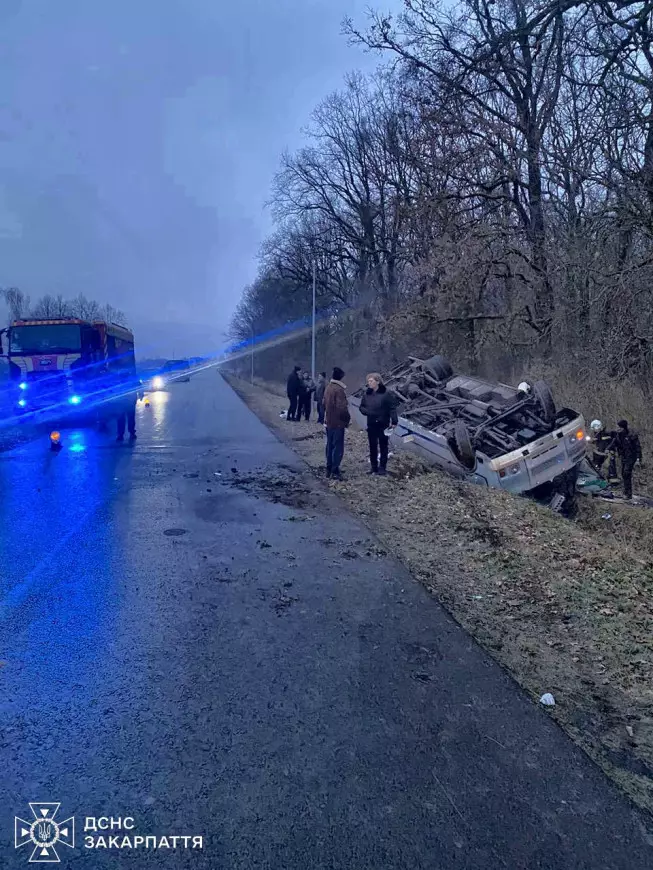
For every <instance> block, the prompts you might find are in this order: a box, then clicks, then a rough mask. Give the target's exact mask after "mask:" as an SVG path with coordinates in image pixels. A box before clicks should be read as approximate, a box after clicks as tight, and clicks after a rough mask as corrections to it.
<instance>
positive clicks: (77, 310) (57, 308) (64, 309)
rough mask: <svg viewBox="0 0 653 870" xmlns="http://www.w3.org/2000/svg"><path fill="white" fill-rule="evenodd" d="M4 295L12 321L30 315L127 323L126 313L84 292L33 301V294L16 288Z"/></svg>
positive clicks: (48, 296)
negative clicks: (72, 296)
mask: <svg viewBox="0 0 653 870" xmlns="http://www.w3.org/2000/svg"><path fill="white" fill-rule="evenodd" d="M0 298H2V299H4V302H5V304H6V306H7V310H8V312H9V320H10V321H12V320H24V319H26V318H30V317H32V318H43V319H55V318H64V317H77V318H79V319H80V320H106V321H107V322H109V323H116V324H118V325H119V326H126V325H127V318H126V316H125V314H124V312H122V311H120V309H118V308H114V307H113V305H108V304H107V305H101V304H100V303H99V302H96V301H95V300H94V299H87V297H86V296H84V294H83V293H80V294H79V295H77V296H75V298H73V299H64V297H63V296H62V295H61V293H59V294H58V295H57V296H52V295H50V294H46V295H45V296H41V298H40V299H37V300H36V302H34V303H32V300H31V298H30V296H29V295H28V294H27V293H25V292H23V291H22V290H19V289H18V288H16V287H7V288H5V289H0Z"/></svg>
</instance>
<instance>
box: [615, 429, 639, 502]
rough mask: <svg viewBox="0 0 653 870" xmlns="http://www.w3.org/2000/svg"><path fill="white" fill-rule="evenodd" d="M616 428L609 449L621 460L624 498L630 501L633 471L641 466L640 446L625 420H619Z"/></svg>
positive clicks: (636, 435)
mask: <svg viewBox="0 0 653 870" xmlns="http://www.w3.org/2000/svg"><path fill="white" fill-rule="evenodd" d="M617 426H618V427H619V428H618V430H617V432H616V434H615V436H614V439H613V442H612V445H611V449H612V450H614V451H615V452H616V453H617V454H618V455H619V458H620V459H621V477H622V479H623V482H624V496H625V498H627V499H628V500H630V499H631V498H632V497H633V469H634V468H635V466H638V467H639V466H641V464H642V445H641V444H640V441H639V435H638V434H637V432H634V431H633V430H632V429H630V428H629V426H628V421H627V420H619V422H618V423H617Z"/></svg>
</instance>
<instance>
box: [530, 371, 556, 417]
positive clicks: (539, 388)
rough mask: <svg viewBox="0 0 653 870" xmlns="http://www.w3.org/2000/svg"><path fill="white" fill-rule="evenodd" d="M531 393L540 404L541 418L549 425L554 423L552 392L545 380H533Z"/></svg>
mask: <svg viewBox="0 0 653 870" xmlns="http://www.w3.org/2000/svg"><path fill="white" fill-rule="evenodd" d="M533 395H534V396H535V399H536V401H537V404H538V405H539V406H540V411H541V417H542V419H543V420H544V422H545V423H547V424H548V425H549V426H552V425H553V424H554V423H555V419H556V415H557V412H556V405H555V402H554V400H553V393H552V392H551V389H550V388H549V385H548V384H547V383H546V381H535V383H534V384H533Z"/></svg>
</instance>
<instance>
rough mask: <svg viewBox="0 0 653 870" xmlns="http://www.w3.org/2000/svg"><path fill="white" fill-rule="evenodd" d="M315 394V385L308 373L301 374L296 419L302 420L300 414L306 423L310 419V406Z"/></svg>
mask: <svg viewBox="0 0 653 870" xmlns="http://www.w3.org/2000/svg"><path fill="white" fill-rule="evenodd" d="M314 392H315V383H314V382H313V378H312V377H311V376H310V373H309V372H303V373H302V376H301V381H300V386H299V405H298V409H299V410H298V412H297V418H298V419H299V420H301V419H302V414H303V415H304V417H305V418H306V422H307V423H308V421H309V420H310V419H311V406H312V404H313V393H314Z"/></svg>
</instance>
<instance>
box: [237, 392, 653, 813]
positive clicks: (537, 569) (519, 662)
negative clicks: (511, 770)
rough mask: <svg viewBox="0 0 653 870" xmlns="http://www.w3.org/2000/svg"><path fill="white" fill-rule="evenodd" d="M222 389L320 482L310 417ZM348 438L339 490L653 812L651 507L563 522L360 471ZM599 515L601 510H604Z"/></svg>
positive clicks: (362, 456) (447, 483)
mask: <svg viewBox="0 0 653 870" xmlns="http://www.w3.org/2000/svg"><path fill="white" fill-rule="evenodd" d="M228 380H229V383H230V384H231V385H232V387H233V388H234V389H235V390H236V391H237V393H238V394H239V395H240V396H241V397H242V398H243V400H244V401H245V402H246V403H247V404H248V405H249V407H250V408H251V409H252V410H253V411H254V412H255V413H256V414H257V416H258V417H259V418H260V419H261V420H262V421H263V422H264V423H266V424H267V425H268V427H269V428H270V429H271V430H272V431H273V432H274V433H275V434H276V435H277V436H278V437H279V439H280V440H281V441H283V442H285V443H287V444H289V445H291V446H292V448H293V449H294V450H295V451H296V453H297V454H298V455H299V456H301V457H302V458H303V459H304V461H305V462H306V463H307V465H308V466H309V467H310V468H311V469H312V470H313V472H314V473H315V474H316V475H318V476H323V475H324V471H323V467H324V436H323V432H322V428H321V427H319V426H318V425H317V423H315V422H310V423H305V422H302V423H289V422H287V421H286V420H284V419H282V418H281V417H280V412H281V411H282V410H283V409H284V408H285V405H286V400H285V398H284V396H283V390H282V389H280V388H279V387H278V386H277V385H268V384H265V385H256V386H254V387H252V386H251V385H250V384H248V383H246V382H244V381H241V380H238V379H235V378H233V377H228ZM368 468H369V463H368V459H367V439H366V437H365V433H364V432H360V431H356V430H354V429H352V430H350V431H349V432H348V433H347V447H346V455H345V461H344V463H343V472H344V474H345V475H346V479H345V480H344V481H342V482H331V481H327V480H326V479H324V485H325V486H328V487H330V488H331V489H332V490H335V492H336V493H337V494H338V496H340V498H342V500H343V501H344V502H345V504H346V505H347V507H348V508H349V510H350V511H352V513H353V514H355V515H356V516H358V517H359V518H360V519H362V520H363V521H364V522H365V523H366V524H367V525H368V527H370V528H371V529H372V530H373V531H374V532H375V533H376V535H377V536H378V538H379V540H380V541H381V542H382V543H383V545H384V546H386V547H388V549H390V551H391V552H393V553H394V554H395V555H396V556H397V557H398V558H399V559H400V560H401V561H402V562H403V563H404V564H405V565H406V566H407V567H408V568H409V569H410V571H411V572H412V574H413V576H414V577H415V578H416V579H418V580H419V581H420V582H421V583H423V584H424V585H425V586H426V588H427V589H428V590H429V591H430V592H431V593H432V594H433V595H434V596H435V598H437V600H438V601H439V602H441V603H442V604H443V605H444V606H445V607H446V608H447V609H448V610H449V612H450V613H451V614H452V615H453V617H454V618H455V619H456V620H457V621H458V622H459V623H460V624H461V625H462V626H463V627H464V628H465V629H466V630H467V631H469V633H470V634H472V635H473V636H474V637H475V639H476V640H477V641H478V642H479V643H481V644H482V645H483V646H484V647H485V649H486V650H488V652H489V653H490V654H491V655H492V656H493V657H494V658H495V659H496V660H497V661H498V662H500V663H501V664H502V665H503V666H504V667H505V668H506V669H507V670H509V671H510V673H511V674H512V675H513V676H514V678H515V679H516V680H517V681H518V682H519V683H520V684H521V685H522V686H523V687H524V688H525V689H526V690H527V691H528V693H529V694H530V695H531V696H532V697H533V698H534V699H536V700H537V699H539V698H540V696H541V695H542V694H543V693H545V692H551V693H552V694H553V695H554V697H555V699H556V706H555V707H554V708H549V709H550V710H551V715H552V716H553V718H554V719H556V720H557V721H558V722H559V724H560V725H561V726H562V727H563V728H564V729H565V730H566V731H567V732H568V734H569V735H570V736H571V737H572V738H573V739H574V740H575V741H576V742H577V743H578V744H579V745H580V746H581V747H582V748H583V749H584V750H585V751H586V752H587V753H588V754H589V755H590V756H591V757H592V758H593V759H594V760H595V761H596V762H597V763H598V764H599V765H600V766H601V767H602V768H603V769H604V771H605V772H606V773H607V774H608V775H609V776H610V777H611V778H612V779H613V780H615V781H616V782H617V783H618V784H619V785H620V786H621V787H622V788H623V789H624V790H625V791H626V792H627V793H628V794H629V795H630V797H631V798H632V799H633V800H634V801H635V802H636V803H637V804H638V805H639V806H641V807H643V808H645V809H647V810H648V811H650V812H653V529H652V527H653V515H651V513H650V512H647V511H645V510H638V509H635V508H629V507H625V506H620V505H614V506H609V507H608V508H607V510H606V503H605V502H598V501H596V502H595V501H592V500H590V499H583V500H582V504H581V509H580V516H579V518H578V519H577V521H576V522H573V523H572V522H569V521H567V520H564V519H562V518H561V517H559V516H557V515H555V514H553V513H552V512H551V511H549V510H547V509H546V508H543V507H541V506H539V505H537V504H535V503H533V502H530V501H528V500H526V499H520V498H515V497H511V496H509V495H507V494H505V493H501V492H496V491H492V490H489V491H487V490H482V489H481V488H480V487H476V486H473V485H470V484H465V483H461V482H459V481H456V480H454V479H452V478H450V477H449V476H448V475H446V474H444V473H442V472H439V471H434V470H432V469H429V468H427V467H426V466H423V465H421V464H420V463H419V462H418V461H416V460H415V459H414V457H412V456H410V455H409V454H399V455H395V456H393V457H392V459H391V468H390V475H389V476H388V477H387V478H377V477H371V476H368V475H367V471H368ZM608 512H609V514H610V516H609V518H604V516H607V513H608Z"/></svg>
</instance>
